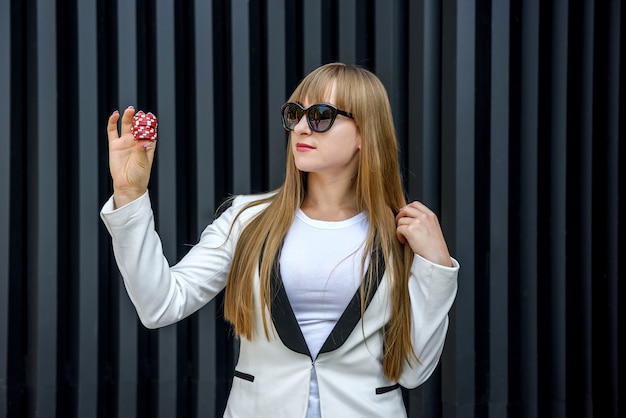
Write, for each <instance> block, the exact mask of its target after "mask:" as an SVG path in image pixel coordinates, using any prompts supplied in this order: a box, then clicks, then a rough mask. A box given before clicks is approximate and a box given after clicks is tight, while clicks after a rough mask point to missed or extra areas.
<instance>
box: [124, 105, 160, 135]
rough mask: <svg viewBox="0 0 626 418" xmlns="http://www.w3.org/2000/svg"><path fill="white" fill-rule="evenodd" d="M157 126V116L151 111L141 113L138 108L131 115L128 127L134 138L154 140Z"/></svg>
mask: <svg viewBox="0 0 626 418" xmlns="http://www.w3.org/2000/svg"><path fill="white" fill-rule="evenodd" d="M157 126H159V124H158V121H157V117H156V116H154V115H153V114H152V112H148V113H143V112H142V111H141V110H140V111H139V112H137V113H136V114H135V116H133V124H132V125H131V127H130V131H131V132H132V133H133V137H134V138H135V139H149V140H151V141H156V139H157Z"/></svg>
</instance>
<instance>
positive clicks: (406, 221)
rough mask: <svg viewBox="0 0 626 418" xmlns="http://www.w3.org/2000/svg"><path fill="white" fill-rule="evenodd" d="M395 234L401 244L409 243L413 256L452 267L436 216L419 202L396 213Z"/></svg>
mask: <svg viewBox="0 0 626 418" xmlns="http://www.w3.org/2000/svg"><path fill="white" fill-rule="evenodd" d="M396 225H397V229H396V233H397V235H398V240H400V242H401V243H402V244H405V243H407V242H408V243H409V245H410V246H411V249H412V250H413V252H414V253H415V254H419V255H420V256H422V257H424V258H425V259H426V260H428V261H430V262H432V263H435V264H440V265H443V266H448V267H451V266H452V260H451V258H450V253H449V251H448V246H447V244H446V240H445V239H444V237H443V231H442V230H441V226H440V225H439V220H438V219H437V215H435V213H434V212H432V211H431V210H430V209H428V208H427V207H426V206H425V205H424V204H422V203H420V202H412V203H410V204H408V205H406V206H405V207H403V208H402V209H400V211H399V212H398V215H397V216H396Z"/></svg>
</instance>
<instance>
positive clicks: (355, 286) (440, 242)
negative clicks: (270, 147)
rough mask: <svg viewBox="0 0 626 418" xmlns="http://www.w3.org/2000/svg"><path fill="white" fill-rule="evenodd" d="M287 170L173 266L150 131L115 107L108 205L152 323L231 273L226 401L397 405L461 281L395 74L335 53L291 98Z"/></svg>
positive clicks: (359, 410)
mask: <svg viewBox="0 0 626 418" xmlns="http://www.w3.org/2000/svg"><path fill="white" fill-rule="evenodd" d="M281 111H282V120H283V126H284V127H285V129H287V130H288V131H289V132H290V135H289V149H288V152H287V165H286V174H285V181H284V183H283V185H282V186H281V187H280V188H279V189H277V190H275V191H273V192H271V193H267V194H264V195H247V196H238V197H235V198H234V199H232V200H231V201H230V206H229V207H228V208H227V209H226V210H225V211H224V212H223V213H222V214H221V215H220V216H219V217H218V218H217V219H216V220H215V221H214V222H213V223H212V224H211V225H209V226H208V227H207V228H206V229H205V230H204V232H203V233H202V236H201V238H200V241H199V242H198V244H197V245H195V246H194V247H193V248H192V249H191V250H190V251H189V253H188V254H187V255H186V256H185V257H184V258H183V259H182V260H181V261H180V262H179V263H178V264H176V265H174V266H172V267H170V266H169V264H168V262H167V260H166V259H165V258H164V256H163V251H162V248H161V243H160V240H159V237H158V235H157V233H156V232H155V230H154V220H153V215H152V209H151V206H150V200H149V196H148V193H147V186H148V180H149V176H150V168H151V165H152V161H153V159H154V152H155V147H156V142H151V141H149V140H135V139H134V138H133V135H132V134H131V128H130V125H131V121H132V118H133V115H134V112H135V111H134V109H133V108H132V107H130V108H128V109H126V110H125V111H124V112H123V115H121V136H120V135H119V133H118V126H117V125H118V121H119V119H120V114H119V112H115V113H113V114H112V115H111V117H110V118H109V123H108V135H109V158H110V170H111V175H112V177H113V189H114V190H113V196H112V197H111V199H110V200H109V201H108V202H107V203H106V204H105V206H104V207H103V209H102V213H101V216H102V219H103V220H104V223H105V224H106V226H107V228H108V230H109V232H110V234H111V236H112V238H113V249H114V252H115V256H116V260H117V263H118V265H119V268H120V271H121V273H122V276H123V277H124V282H125V284H126V288H127V290H128V294H129V296H130V298H131V300H132V302H133V303H134V305H135V307H136V309H137V312H138V315H139V317H140V318H141V321H142V322H143V323H144V324H145V326H147V327H149V328H156V327H161V326H165V325H168V324H172V323H174V322H176V321H179V320H181V319H183V318H185V317H186V316H188V315H190V314H191V313H193V312H195V311H196V310H198V309H199V308H201V307H202V306H203V305H204V304H206V303H207V302H209V301H210V300H211V299H212V298H213V297H215V296H216V295H217V294H218V293H219V292H221V291H222V290H224V289H225V301H224V304H225V306H224V313H225V317H226V319H227V320H228V321H230V322H231V323H232V325H233V328H234V332H235V333H236V335H237V336H238V337H239V338H240V354H239V359H238V362H237V365H236V367H235V378H234V381H233V385H232V388H231V391H230V396H229V400H228V405H227V408H226V413H225V416H228V417H246V418H247V417H252V416H254V417H288V418H293V417H319V416H323V417H335V416H341V417H352V416H354V417H385V418H388V417H400V416H406V412H405V409H404V404H403V401H402V394H401V390H400V387H401V386H402V387H407V388H413V387H416V386H418V385H420V384H421V383H423V382H424V381H425V380H426V379H427V378H428V377H429V376H430V375H431V373H432V372H433V370H434V368H435V367H436V365H437V363H438V361H439V358H440V355H441V352H442V350H443V345H444V340H445V336H446V332H447V327H448V311H449V309H450V307H451V305H452V303H453V301H454V298H455V295H456V289H457V281H456V279H457V273H458V268H459V266H458V263H457V262H456V261H455V260H454V259H452V258H451V257H450V254H449V252H448V248H447V245H446V242H445V240H444V237H443V233H442V231H441V228H440V226H439V222H438V220H437V217H436V216H435V214H434V213H433V212H431V211H430V210H429V209H428V208H427V207H426V206H424V205H423V204H421V203H419V202H412V203H410V204H407V203H406V202H405V200H404V194H403V190H402V184H401V179H400V171H399V167H398V159H397V153H398V148H397V143H396V137H395V131H394V126H393V120H392V115H391V108H390V105H389V100H388V97H387V93H386V91H385V88H384V87H383V85H382V83H381V82H380V80H379V79H378V78H377V77H376V76H375V75H373V74H372V73H371V72H369V71H366V70H364V69H361V68H358V67H354V66H348V65H344V64H328V65H325V66H322V67H320V68H318V69H316V70H315V71H313V72H312V73H311V74H309V75H308V76H307V77H306V78H305V79H304V80H303V81H302V82H301V83H300V85H299V86H298V87H297V88H296V90H295V91H294V92H293V94H292V95H291V97H290V98H289V101H288V102H287V103H286V104H285V105H283V107H282V109H281Z"/></svg>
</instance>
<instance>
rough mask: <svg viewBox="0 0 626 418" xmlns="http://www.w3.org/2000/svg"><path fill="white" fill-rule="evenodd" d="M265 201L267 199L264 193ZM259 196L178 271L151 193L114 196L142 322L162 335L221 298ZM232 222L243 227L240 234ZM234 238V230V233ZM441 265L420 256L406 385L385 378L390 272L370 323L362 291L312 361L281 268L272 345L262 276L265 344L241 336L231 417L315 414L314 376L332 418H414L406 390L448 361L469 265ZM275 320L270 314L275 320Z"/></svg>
mask: <svg viewBox="0 0 626 418" xmlns="http://www.w3.org/2000/svg"><path fill="white" fill-rule="evenodd" d="M263 197H264V196H263ZM254 199H259V196H240V197H237V198H236V199H235V200H234V202H233V204H232V206H231V207H230V208H228V209H226V211H225V212H224V213H223V214H222V215H221V216H219V217H218V218H217V219H216V220H215V221H214V222H213V223H212V224H211V225H209V226H208V227H207V228H206V229H205V230H204V232H203V233H202V236H201V238H200V241H199V242H198V244H197V245H195V246H194V247H193V248H192V249H191V250H190V251H189V253H188V254H187V255H186V256H185V257H184V258H183V259H182V260H181V261H180V262H179V263H178V264H176V265H174V266H172V267H170V265H169V263H168V261H167V260H166V259H165V257H164V256H163V250H162V247H161V241H160V239H159V237H158V235H157V233H156V232H155V229H154V217H153V214H152V209H151V206H150V199H149V196H148V193H146V194H145V195H144V196H142V197H141V198H139V199H137V200H135V201H134V202H131V203H129V204H128V205H126V206H124V207H122V208H118V209H114V207H113V202H112V199H109V201H108V202H107V203H106V204H105V205H104V207H103V208H102V211H101V217H102V219H103V221H104V223H105V225H106V227H107V229H108V231H109V233H110V234H111V237H112V241H113V250H114V253H115V258H116V260H117V263H118V266H119V269H120V272H121V274H122V277H123V278H124V283H125V285H126V289H127V291H128V295H129V297H130V299H131V300H132V302H133V304H134V305H135V307H136V309H137V313H138V315H139V318H140V319H141V321H142V323H143V324H144V325H145V326H146V327H148V328H157V327H162V326H166V325H169V324H172V323H174V322H177V321H179V320H181V319H183V318H185V317H186V316H188V315H190V314H192V313H193V312H195V311H196V310H198V309H199V308H201V307H202V306H204V305H205V304H206V303H207V302H209V301H210V300H211V299H213V298H214V297H215V296H216V295H217V294H218V293H219V292H220V291H221V290H223V289H224V287H225V286H226V281H227V277H228V271H229V268H230V265H231V261H232V256H233V252H234V248H235V245H236V243H237V239H238V237H239V235H240V233H241V231H242V229H243V227H244V226H245V225H246V224H247V222H248V221H249V220H250V219H251V218H253V217H254V216H255V215H256V214H258V213H259V212H260V211H261V210H262V209H263V208H265V207H266V206H265V205H259V206H256V207H254V208H251V209H249V210H247V211H245V212H244V213H242V214H241V216H239V217H238V218H237V220H236V221H235V223H234V224H233V220H234V218H235V216H236V215H237V213H239V212H240V211H241V209H242V207H243V205H245V204H246V203H249V202H250V201H252V200H254ZM231 225H232V226H233V228H232V231H231V229H230V228H231ZM229 231H230V232H231V233H230V234H229ZM453 264H454V267H444V266H440V265H435V264H432V263H430V262H429V261H427V260H425V259H423V258H422V257H420V256H418V255H416V256H415V259H414V262H413V266H412V268H411V278H410V280H409V295H410V298H411V318H412V323H411V338H412V342H413V348H414V350H415V353H416V354H417V356H418V358H419V363H417V364H412V365H408V364H405V366H404V370H403V373H402V375H401V377H400V379H399V380H398V381H397V382H393V381H389V380H388V379H387V378H385V376H384V374H383V366H382V354H383V326H384V325H385V324H386V323H387V322H388V321H389V316H390V297H389V284H390V283H389V281H390V279H389V277H387V274H386V273H385V274H383V277H380V278H379V285H378V288H377V290H376V292H375V293H374V296H373V297H372V298H371V301H370V303H369V305H368V307H367V309H366V311H365V315H364V317H363V318H362V319H361V318H360V299H359V295H358V291H357V293H356V294H355V296H354V298H353V299H352V301H351V302H350V304H349V306H348V307H347V308H346V310H345V312H344V313H343V315H342V316H341V318H340V319H339V321H338V322H337V324H336V326H335V328H334V329H333V331H332V333H331V334H330V335H329V336H328V339H327V340H326V342H325V344H324V346H323V347H322V349H321V351H320V353H319V355H318V356H317V358H315V359H313V358H311V355H310V353H309V350H308V347H307V345H306V342H305V340H304V337H303V335H302V332H301V331H300V328H299V326H298V323H297V321H296V318H295V315H294V313H293V310H292V309H291V305H290V304H289V300H288V298H287V294H286V292H285V290H284V288H283V285H282V279H281V278H280V269H279V268H276V269H275V277H276V279H275V280H274V282H273V283H272V285H273V286H274V289H275V290H276V291H277V295H278V296H277V297H276V299H275V301H274V302H273V307H272V309H273V311H274V312H273V317H272V318H271V323H270V324H268V325H269V326H270V334H271V335H270V338H269V340H268V339H266V338H265V333H264V330H263V323H262V319H261V311H260V298H259V283H260V282H259V276H258V271H257V274H256V277H255V290H254V298H255V309H256V311H255V318H256V326H255V338H253V340H248V339H246V338H242V339H241V343H240V354H239V359H238V361H237V365H236V366H235V371H234V379H233V385H232V388H231V390H230V395H229V399H228V404H227V407H226V412H225V414H224V416H225V417H244V418H249V417H276V418H277V417H285V418H294V417H305V416H306V408H307V404H308V391H309V382H310V379H311V373H312V371H313V369H315V373H316V375H317V380H318V386H319V396H320V408H321V413H322V417H326V418H328V417H342V418H344V417H381V418H388V417H405V416H406V411H405V408H404V403H403V400H402V393H401V390H400V387H406V388H414V387H417V386H418V385H420V384H422V383H423V382H424V381H426V379H428V377H429V376H430V375H431V374H432V372H433V370H434V369H435V367H436V366H437V363H438V362H439V358H440V356H441V352H442V350H443V345H444V341H445V337H446V332H447V328H448V312H449V310H450V308H451V306H452V304H453V302H454V298H455V296H456V291H457V274H458V269H459V265H458V263H457V262H456V260H453ZM268 318H269V315H268Z"/></svg>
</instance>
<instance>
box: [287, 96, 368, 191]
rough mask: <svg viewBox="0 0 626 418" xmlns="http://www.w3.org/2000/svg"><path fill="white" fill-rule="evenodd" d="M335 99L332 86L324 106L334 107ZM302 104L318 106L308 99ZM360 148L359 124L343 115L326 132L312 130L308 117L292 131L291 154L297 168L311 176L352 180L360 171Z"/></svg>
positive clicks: (302, 119) (304, 117)
mask: <svg viewBox="0 0 626 418" xmlns="http://www.w3.org/2000/svg"><path fill="white" fill-rule="evenodd" d="M335 99H336V95H335V88H334V86H333V88H332V89H331V90H330V94H329V96H328V97H326V98H325V100H324V103H329V104H332V105H335V103H336V102H335ZM301 104H302V106H303V107H304V108H305V109H306V108H308V107H309V106H311V105H313V104H315V103H310V102H309V101H308V99H307V100H305V102H303V103H301ZM343 110H348V111H349V109H343ZM360 149H361V135H360V134H359V130H358V129H357V126H356V123H355V122H354V120H352V119H350V118H349V117H346V116H343V115H337V118H336V119H335V122H334V123H333V125H332V127H331V128H330V129H329V130H328V131H326V132H323V133H318V132H314V131H312V130H311V128H310V127H309V125H308V123H307V120H306V115H305V116H303V117H302V118H301V119H300V121H299V122H298V124H297V125H296V126H295V128H294V129H293V131H292V132H291V151H292V152H293V156H294V160H295V164H296V167H297V168H298V169H299V170H300V171H304V172H307V173H310V174H319V175H322V176H325V177H329V178H331V179H332V178H336V179H341V178H352V177H354V176H355V175H356V172H357V168H358V164H359V151H360ZM310 174H309V175H310Z"/></svg>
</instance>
